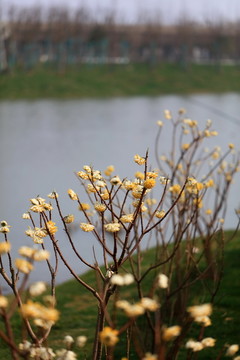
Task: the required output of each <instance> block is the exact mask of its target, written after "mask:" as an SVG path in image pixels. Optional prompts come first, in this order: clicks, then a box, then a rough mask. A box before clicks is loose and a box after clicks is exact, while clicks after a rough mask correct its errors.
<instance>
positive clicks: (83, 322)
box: [0, 232, 240, 360]
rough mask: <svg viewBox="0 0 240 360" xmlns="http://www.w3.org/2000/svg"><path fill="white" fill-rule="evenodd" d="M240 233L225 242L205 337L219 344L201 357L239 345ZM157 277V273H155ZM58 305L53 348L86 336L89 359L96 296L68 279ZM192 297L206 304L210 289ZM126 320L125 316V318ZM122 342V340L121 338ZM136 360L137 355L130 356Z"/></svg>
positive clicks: (2, 354)
mask: <svg viewBox="0 0 240 360" xmlns="http://www.w3.org/2000/svg"><path fill="white" fill-rule="evenodd" d="M231 235H232V233H231V232H228V233H226V234H225V238H226V239H227V238H230V237H231ZM145 255H146V256H145V259H144V263H143V267H145V268H148V266H149V264H151V261H152V259H153V258H154V256H155V249H150V250H148V252H147V253H146V254H145ZM239 255H240V234H239V233H238V236H236V237H235V239H234V240H233V241H231V242H230V243H228V244H227V245H226V250H225V260H224V262H225V270H224V274H223V279H222V283H221V286H220V290H219V293H218V295H217V297H216V299H215V304H214V311H213V315H212V326H210V327H207V328H206V330H205V336H211V337H214V338H216V339H217V342H216V346H215V347H214V348H212V349H207V350H205V351H202V352H200V353H199V357H198V359H205V360H206V359H216V358H217V357H216V354H217V353H218V351H219V350H220V349H221V348H222V346H223V345H224V344H234V343H237V344H239V332H240V323H239V317H240V309H239V287H240V276H239V275H240V270H239ZM153 276H155V274H153ZM83 279H84V280H85V281H86V282H87V283H90V284H94V283H95V275H94V273H93V272H92V271H90V272H88V273H86V274H85V275H84V276H83ZM150 283H151V280H150V281H149V277H148V280H147V281H146V282H145V284H144V291H146V292H147V290H148V288H149V284H150ZM135 292H136V289H135V288H134V287H132V286H130V287H127V288H126V289H123V290H121V296H122V298H126V299H128V300H133V299H136V298H137V294H136V293H135ZM57 296H58V304H57V308H58V309H59V310H60V312H61V317H60V320H59V321H58V322H57V323H56V324H55V326H54V328H53V330H52V333H51V336H50V339H49V340H50V341H49V343H50V344H51V347H53V348H54V349H56V348H59V347H60V348H61V347H62V345H63V344H62V339H63V337H64V336H65V335H71V336H73V337H76V336H79V335H86V336H87V337H88V342H87V345H86V348H84V350H78V354H79V358H80V359H83V358H85V357H84V356H83V354H84V353H85V352H86V354H87V355H86V358H87V359H91V350H90V349H91V344H92V341H93V338H94V327H95V323H96V313H97V306H96V301H95V300H94V298H93V296H92V295H90V294H89V293H88V292H87V291H86V290H85V289H84V288H82V287H80V286H79V285H78V284H77V283H76V282H75V281H68V282H66V283H64V284H61V285H59V286H58V287H57ZM191 297H192V299H189V303H190V304H191V303H203V302H207V301H209V299H208V295H207V292H206V294H203V292H202V291H199V289H198V288H197V287H196V288H195V289H194V293H192V294H191ZM123 320H124V321H125V320H126V319H125V318H124V319H123ZM18 324H19V320H18V317H16V318H15V334H17V333H18V332H19V331H21V329H20V328H19V325H18ZM197 327H198V330H197V329H196V328H194V326H193V328H192V329H191V331H190V333H189V336H188V338H190V337H195V336H197V334H198V332H199V326H197ZM121 341H122V340H121ZM121 341H120V342H119V344H118V345H117V347H118V349H119V356H117V357H116V359H117V360H118V359H121V356H123V353H124V343H122V342H121ZM0 358H1V359H5V360H8V359H9V360H10V356H9V354H8V350H7V349H6V346H5V345H4V344H3V343H2V342H1V341H0ZM130 359H134V355H132V357H131V356H130ZM179 359H180V360H183V359H186V353H185V350H183V352H182V354H180V356H179Z"/></svg>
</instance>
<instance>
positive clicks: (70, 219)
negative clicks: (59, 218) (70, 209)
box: [63, 214, 74, 224]
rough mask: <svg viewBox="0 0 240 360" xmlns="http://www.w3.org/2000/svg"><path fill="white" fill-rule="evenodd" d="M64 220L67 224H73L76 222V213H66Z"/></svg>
mask: <svg viewBox="0 0 240 360" xmlns="http://www.w3.org/2000/svg"><path fill="white" fill-rule="evenodd" d="M63 220H64V222H65V224H71V223H72V222H74V215H72V214H69V215H66V216H64V218H63Z"/></svg>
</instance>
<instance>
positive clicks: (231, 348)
mask: <svg viewBox="0 0 240 360" xmlns="http://www.w3.org/2000/svg"><path fill="white" fill-rule="evenodd" d="M238 350H239V345H237V344H233V345H230V346H229V347H228V349H227V352H226V356H234V355H235V354H236V352H238Z"/></svg>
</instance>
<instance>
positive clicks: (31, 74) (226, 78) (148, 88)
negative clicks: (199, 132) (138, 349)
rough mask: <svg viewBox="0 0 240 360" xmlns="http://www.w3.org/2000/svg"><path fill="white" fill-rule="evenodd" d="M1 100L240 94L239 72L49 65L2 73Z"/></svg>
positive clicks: (209, 68)
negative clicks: (58, 67)
mask: <svg viewBox="0 0 240 360" xmlns="http://www.w3.org/2000/svg"><path fill="white" fill-rule="evenodd" d="M0 89H1V91H0V99H9V100H15V99H38V98H60V99H72V98H86V97H88V98H89V97H90V98H99V97H100V98H104V97H105V98H106V97H115V96H134V95H149V96H156V95H161V94H173V93H176V94H187V93H206V92H215V93H219V92H239V91H240V67H238V66H221V68H219V67H216V66H211V65H208V66H207V65H191V66H189V68H188V70H187V71H186V70H184V69H183V68H182V67H181V66H180V65H176V64H158V65H156V66H155V67H150V66H149V65H146V64H129V65H79V66H67V67H66V68H65V69H64V70H63V69H62V70H58V69H56V68H54V67H52V66H50V65H45V66H41V67H37V68H34V69H32V70H28V71H26V70H22V69H14V70H12V72H10V73H5V74H3V73H2V74H0Z"/></svg>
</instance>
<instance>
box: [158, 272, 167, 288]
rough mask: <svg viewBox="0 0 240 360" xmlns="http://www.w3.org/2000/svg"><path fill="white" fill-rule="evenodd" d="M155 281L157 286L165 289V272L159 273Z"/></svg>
mask: <svg viewBox="0 0 240 360" xmlns="http://www.w3.org/2000/svg"><path fill="white" fill-rule="evenodd" d="M157 283H158V286H159V287H160V288H161V289H167V288H168V277H167V275H165V274H159V275H158V277H157Z"/></svg>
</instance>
